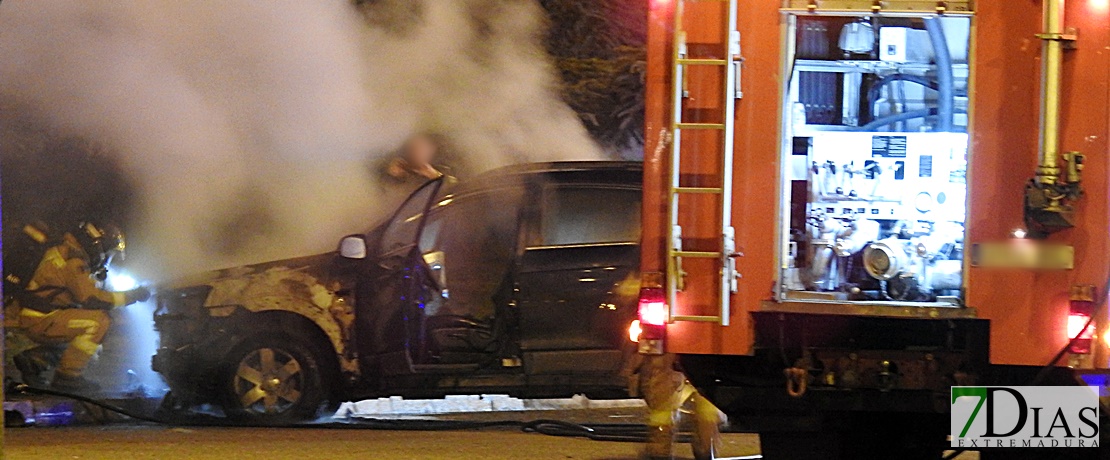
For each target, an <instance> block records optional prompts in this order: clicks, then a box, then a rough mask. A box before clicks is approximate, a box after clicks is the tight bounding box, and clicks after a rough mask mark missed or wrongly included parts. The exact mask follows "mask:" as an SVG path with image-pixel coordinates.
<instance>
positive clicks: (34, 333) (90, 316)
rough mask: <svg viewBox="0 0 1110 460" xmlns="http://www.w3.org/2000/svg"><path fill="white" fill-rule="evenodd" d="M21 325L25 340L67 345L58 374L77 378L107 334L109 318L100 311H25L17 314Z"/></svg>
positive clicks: (43, 343)
mask: <svg viewBox="0 0 1110 460" xmlns="http://www.w3.org/2000/svg"><path fill="white" fill-rule="evenodd" d="M19 316H20V318H19V319H20V326H22V327H23V332H24V334H26V335H27V338H29V339H31V340H33V341H34V342H36V343H39V344H42V345H57V344H66V343H68V344H69V345H68V346H67V347H66V349H65V351H63V352H62V359H61V362H60V364H59V365H58V370H57V372H58V373H60V374H62V375H64V376H66V377H78V376H80V375H81V373H82V372H83V371H84V370H85V366H87V365H88V364H89V359H91V358H92V356H93V354H94V353H96V349H97V348H98V347H100V344H101V342H103V341H104V334H106V333H107V332H108V326H110V325H111V323H112V322H111V319H109V317H108V312H106V311H102V310H79V309H68V310H56V311H53V312H50V313H39V312H37V311H34V310H30V309H26V308H24V309H23V311H22V312H20V315H19Z"/></svg>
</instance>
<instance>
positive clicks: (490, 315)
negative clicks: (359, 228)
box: [153, 162, 642, 421]
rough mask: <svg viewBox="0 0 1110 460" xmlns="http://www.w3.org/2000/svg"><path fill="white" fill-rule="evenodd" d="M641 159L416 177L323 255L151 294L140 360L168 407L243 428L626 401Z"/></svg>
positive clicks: (212, 277)
mask: <svg viewBox="0 0 1110 460" xmlns="http://www.w3.org/2000/svg"><path fill="white" fill-rule="evenodd" d="M641 174H642V170H641V167H640V165H639V163H631V162H560V163H543V164H528V165H520V166H511V167H507V168H502V169H498V170H494V171H491V172H489V173H486V174H483V175H481V176H478V177H475V178H474V179H473V180H470V181H464V182H462V183H455V181H454V180H453V179H451V178H448V177H443V178H440V179H435V180H432V181H429V182H427V183H426V184H424V185H423V186H421V187H420V188H419V189H417V190H416V191H415V192H413V193H412V194H411V195H410V196H409V198H408V199H407V200H406V201H405V202H404V203H403V204H401V205H400V207H399V208H398V209H397V210H396V212H395V213H394V214H393V216H392V217H391V218H390V219H388V220H386V221H385V222H384V223H382V224H381V225H379V226H377V227H376V228H374V230H372V231H370V232H368V233H366V234H357V235H350V236H347V237H344V238H342V240H341V241H340V244H339V247H338V250H337V251H335V252H331V253H326V254H320V255H314V256H309V257H302V258H296V259H290V260H282V261H275V262H270V263H264V264H259V265H252V266H246V267H238V268H231V269H226V270H220V271H217V272H213V273H208V274H205V275H203V276H202V277H200V278H199V279H200V281H193V282H188V283H178V284H177V285H173V286H165V287H163V288H162V289H160V290H159V294H158V308H157V311H156V312H155V324H156V327H157V329H158V332H159V336H160V345H159V349H158V352H157V354H156V355H155V356H154V358H153V365H154V369H155V370H156V371H157V372H159V373H161V374H162V375H163V376H164V377H165V379H166V382H167V383H168V384H169V386H170V389H171V393H170V395H168V396H167V403H168V404H170V405H172V406H173V407H176V408H184V407H190V406H193V405H196V404H202V403H216V404H219V405H222V407H223V408H224V411H225V413H227V414H228V415H229V416H232V417H237V418H241V419H247V420H253V421H275V420H295V419H303V418H307V417H311V416H313V415H314V414H316V412H317V411H318V410H319V409H320V408H321V407H323V406H324V405H325V404H327V403H332V404H337V403H338V402H340V401H343V400H349V399H353V398H364V397H374V396H385V395H401V396H406V397H437V396H442V395H446V394H476V393H503V394H510V395H513V396H517V397H562V396H569V395H572V394H576V393H582V394H586V395H589V396H594V397H626V396H628V388H629V386H628V384H629V376H630V374H631V372H632V369H633V367H634V366H635V363H634V360H635V359H636V358H635V357H636V353H635V352H634V351H635V350H634V344H632V343H631V342H630V341H629V339H628V333H627V331H628V329H629V327H630V324H631V323H632V321H633V320H634V319H635V316H636V312H635V309H636V301H637V299H636V298H637V292H638V289H639V285H638V284H639V276H638V265H639V251H640V249H639V240H640V200H641V198H640V196H641V194H640V193H641V181H642V178H641Z"/></svg>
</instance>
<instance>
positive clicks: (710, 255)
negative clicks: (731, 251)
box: [671, 251, 721, 259]
mask: <svg viewBox="0 0 1110 460" xmlns="http://www.w3.org/2000/svg"><path fill="white" fill-rule="evenodd" d="M671 256H673V257H689V258H691V259H718V258H720V257H721V253H719V252H702V251H673V252H671Z"/></svg>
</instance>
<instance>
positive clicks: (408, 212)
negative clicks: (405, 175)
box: [357, 177, 447, 375]
mask: <svg viewBox="0 0 1110 460" xmlns="http://www.w3.org/2000/svg"><path fill="white" fill-rule="evenodd" d="M446 181H447V179H446V178H445V177H440V178H438V179H433V180H431V181H428V182H427V183H426V184H424V185H423V186H421V187H420V188H419V189H417V190H416V191H415V192H413V193H412V195H410V196H409V198H408V199H407V200H405V202H404V203H403V204H401V206H400V207H399V208H398V209H397V211H396V212H395V213H394V214H393V217H392V218H390V220H389V221H387V222H386V223H385V224H384V225H383V226H382V227H380V228H379V229H378V230H377V231H376V233H377V235H376V237H375V238H372V239H371V243H370V244H371V247H370V248H369V249H370V254H369V258H368V268H367V271H366V273H365V278H364V281H363V282H362V283H360V294H361V295H360V298H361V299H366V300H365V301H360V303H359V306H358V311H357V316H358V317H357V321H358V325H359V330H358V337H359V339H358V340H359V351H360V354H361V356H363V357H364V358H363V359H362V366H363V372H364V373H369V374H368V375H375V374H377V375H397V374H407V373H412V372H414V367H413V365H414V364H415V363H419V362H420V361H421V356H420V354H421V350H422V349H423V343H424V337H422V335H423V331H424V327H423V321H424V314H423V311H424V308H425V307H426V306H428V305H429V304H430V303H434V302H440V301H442V298H441V297H440V295H439V292H440V289H439V288H438V287H437V286H436V284H437V281H436V279H435V275H434V273H432V271H431V270H430V268H429V267H428V264H427V263H426V261H425V260H424V257H423V256H422V254H421V252H420V248H419V244H418V243H419V242H420V238H421V234H422V233H423V231H424V225H425V221H426V219H427V215H428V210H429V209H430V208H431V207H432V206H433V205H434V204H435V203H436V201H437V199H438V198H439V197H440V196H441V192H442V189H443V186H444V183H445V182H446ZM367 358H369V359H367Z"/></svg>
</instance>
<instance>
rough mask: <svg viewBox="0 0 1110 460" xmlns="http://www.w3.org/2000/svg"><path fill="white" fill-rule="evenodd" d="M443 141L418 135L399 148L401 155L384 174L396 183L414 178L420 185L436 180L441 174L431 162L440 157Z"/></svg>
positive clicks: (431, 136)
mask: <svg viewBox="0 0 1110 460" xmlns="http://www.w3.org/2000/svg"><path fill="white" fill-rule="evenodd" d="M441 150H443V140H442V139H441V138H440V137H439V136H435V135H431V134H418V135H415V136H413V137H411V138H409V139H408V140H407V141H405V144H404V145H402V146H401V154H400V155H399V156H398V157H397V158H394V159H393V160H392V161H390V162H389V164H388V166H387V169H386V172H387V173H388V174H389V176H390V177H393V178H394V179H396V180H398V181H406V180H408V179H409V178H416V179H418V180H419V181H420V182H421V183H423V182H424V181H428V180H432V179H436V178H438V177H439V176H442V175H443V173H442V172H440V170H439V169H437V168H436V167H435V166H434V165H433V164H432V162H433V161H436V160H437V159H438V158H437V157H439V156H441V153H442V152H441Z"/></svg>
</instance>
